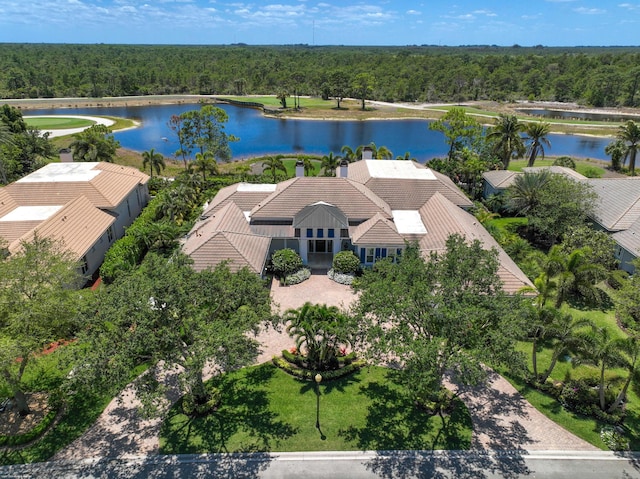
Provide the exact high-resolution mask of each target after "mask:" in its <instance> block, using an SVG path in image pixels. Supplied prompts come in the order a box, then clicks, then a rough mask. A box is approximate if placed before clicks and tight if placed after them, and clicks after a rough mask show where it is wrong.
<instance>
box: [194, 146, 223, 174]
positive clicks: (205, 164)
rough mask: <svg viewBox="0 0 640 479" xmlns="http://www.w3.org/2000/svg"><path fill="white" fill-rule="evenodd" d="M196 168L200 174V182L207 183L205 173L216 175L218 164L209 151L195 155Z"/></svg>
mask: <svg viewBox="0 0 640 479" xmlns="http://www.w3.org/2000/svg"><path fill="white" fill-rule="evenodd" d="M195 163H196V168H197V170H198V171H199V172H200V173H201V174H202V181H204V182H206V181H207V172H209V173H211V174H212V175H217V174H218V162H217V161H216V159H215V158H214V156H213V153H211V152H210V151H205V152H204V153H196V160H195Z"/></svg>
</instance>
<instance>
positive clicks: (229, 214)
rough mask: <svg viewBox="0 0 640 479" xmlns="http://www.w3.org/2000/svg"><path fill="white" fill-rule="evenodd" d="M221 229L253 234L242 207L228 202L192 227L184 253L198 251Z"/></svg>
mask: <svg viewBox="0 0 640 479" xmlns="http://www.w3.org/2000/svg"><path fill="white" fill-rule="evenodd" d="M220 231H224V232H232V233H243V234H252V232H251V229H250V228H249V223H248V222H247V219H246V218H245V216H244V214H243V213H242V211H240V208H238V207H237V206H236V205H235V204H234V203H227V204H226V205H225V206H223V207H222V208H221V209H220V210H218V212H217V213H215V214H213V215H212V216H210V217H209V218H207V219H205V220H204V221H200V222H198V223H196V224H195V225H194V226H193V228H191V231H190V232H189V235H188V236H187V241H186V242H185V244H184V246H183V251H184V253H185V254H191V252H193V251H196V250H197V249H198V248H199V247H200V246H202V244H204V243H205V242H206V241H207V239H208V238H209V237H210V236H212V235H213V234H215V233H217V232H220Z"/></svg>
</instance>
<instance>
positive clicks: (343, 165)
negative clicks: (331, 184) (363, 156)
mask: <svg viewBox="0 0 640 479" xmlns="http://www.w3.org/2000/svg"><path fill="white" fill-rule="evenodd" d="M348 175H349V162H348V161H347V160H342V161H341V162H340V166H339V167H338V174H337V175H336V176H337V177H338V178H346V177H347V176H348Z"/></svg>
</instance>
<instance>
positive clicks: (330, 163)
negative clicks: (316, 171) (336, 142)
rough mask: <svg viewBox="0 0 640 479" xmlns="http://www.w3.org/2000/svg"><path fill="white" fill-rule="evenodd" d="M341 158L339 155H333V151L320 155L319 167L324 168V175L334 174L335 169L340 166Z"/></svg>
mask: <svg viewBox="0 0 640 479" xmlns="http://www.w3.org/2000/svg"><path fill="white" fill-rule="evenodd" d="M341 160H342V158H340V157H339V156H333V152H331V153H329V154H328V155H324V156H323V157H322V161H321V163H320V168H322V169H323V170H324V176H336V170H337V169H338V166H340V161H341Z"/></svg>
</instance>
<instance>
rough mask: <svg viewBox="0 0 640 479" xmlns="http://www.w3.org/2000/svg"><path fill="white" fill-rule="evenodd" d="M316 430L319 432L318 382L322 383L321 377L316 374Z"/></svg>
mask: <svg viewBox="0 0 640 479" xmlns="http://www.w3.org/2000/svg"><path fill="white" fill-rule="evenodd" d="M314 379H315V380H316V429H317V430H318V431H320V382H321V381H322V375H321V374H320V373H318V374H316V376H315V378H314Z"/></svg>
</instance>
